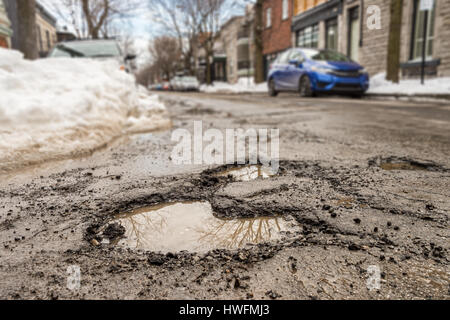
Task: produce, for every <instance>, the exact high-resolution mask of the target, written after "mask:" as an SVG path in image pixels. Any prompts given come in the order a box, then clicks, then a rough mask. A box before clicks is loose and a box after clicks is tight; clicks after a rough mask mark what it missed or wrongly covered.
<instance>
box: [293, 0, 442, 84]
mask: <svg viewBox="0 0 450 320" xmlns="http://www.w3.org/2000/svg"><path fill="white" fill-rule="evenodd" d="M419 1H420V0H408V1H404V2H403V16H402V30H401V32H402V37H401V57H400V60H401V74H402V76H403V77H417V76H418V75H419V73H420V60H421V55H422V26H423V20H424V19H423V17H424V14H423V12H421V11H420V10H419ZM390 3H391V0H294V17H293V19H292V34H293V36H292V41H293V44H294V45H295V46H298V47H313V48H321V49H323V48H329V49H334V50H337V51H340V52H342V53H345V54H347V55H348V56H350V57H351V58H352V59H353V60H355V61H358V62H359V63H361V64H362V65H364V66H365V67H366V69H367V70H368V72H369V73H370V74H371V75H374V74H376V73H379V72H384V71H385V70H386V64H387V52H388V39H389V22H390ZM373 6H376V7H375V10H376V11H372V10H373ZM369 7H371V9H372V10H371V9H369ZM378 10H379V12H377V11H378ZM377 13H379V16H380V18H381V19H380V22H381V28H380V29H373V28H369V25H370V23H368V22H369V18H370V17H373V15H374V14H377ZM426 52H427V63H426V72H427V75H429V76H449V75H450V1H449V0H435V7H434V9H433V11H432V12H431V14H430V19H429V20H428V41H427V49H426Z"/></svg>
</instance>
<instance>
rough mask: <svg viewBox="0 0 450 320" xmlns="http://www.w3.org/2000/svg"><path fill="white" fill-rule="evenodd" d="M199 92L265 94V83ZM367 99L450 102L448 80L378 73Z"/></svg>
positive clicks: (224, 85) (241, 82) (216, 86)
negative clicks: (391, 77) (389, 76)
mask: <svg viewBox="0 0 450 320" xmlns="http://www.w3.org/2000/svg"><path fill="white" fill-rule="evenodd" d="M200 91H201V92H204V93H210V94H233V95H239V94H255V95H259V94H267V83H261V84H257V85H255V84H254V83H253V79H250V80H249V79H247V78H241V79H240V80H239V82H238V83H236V84H229V83H225V82H215V83H214V85H213V86H202V87H201V89H200ZM365 97H366V98H369V99H384V100H386V99H395V100H404V101H416V102H420V101H433V102H450V78H434V79H426V80H425V84H424V85H422V84H421V83H420V80H419V79H414V80H402V81H401V82H400V83H399V84H394V83H392V82H390V81H386V80H385V74H384V73H380V74H377V75H375V76H373V77H372V78H371V80H370V89H369V91H368V92H367V93H366V95H365Z"/></svg>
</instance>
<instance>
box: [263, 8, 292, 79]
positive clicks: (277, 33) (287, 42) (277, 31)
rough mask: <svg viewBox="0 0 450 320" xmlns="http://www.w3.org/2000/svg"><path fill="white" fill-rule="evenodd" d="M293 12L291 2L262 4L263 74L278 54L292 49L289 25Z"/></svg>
mask: <svg viewBox="0 0 450 320" xmlns="http://www.w3.org/2000/svg"><path fill="white" fill-rule="evenodd" d="M293 12H294V2H293V1H292V0H265V1H264V2H263V24H264V30H263V35H262V36H263V55H264V74H265V75H267V69H268V67H269V65H270V64H271V63H272V62H273V61H274V60H275V59H276V57H277V56H278V54H280V53H281V52H283V51H285V50H286V49H288V48H291V47H292V40H291V24H292V15H293Z"/></svg>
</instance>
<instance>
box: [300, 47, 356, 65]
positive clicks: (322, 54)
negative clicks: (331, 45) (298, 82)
mask: <svg viewBox="0 0 450 320" xmlns="http://www.w3.org/2000/svg"><path fill="white" fill-rule="evenodd" d="M303 53H304V55H305V56H306V57H307V58H308V59H311V60H316V61H337V62H351V61H352V60H351V59H350V58H348V57H347V56H345V55H343V54H342V53H339V52H336V51H331V50H316V49H304V50H303Z"/></svg>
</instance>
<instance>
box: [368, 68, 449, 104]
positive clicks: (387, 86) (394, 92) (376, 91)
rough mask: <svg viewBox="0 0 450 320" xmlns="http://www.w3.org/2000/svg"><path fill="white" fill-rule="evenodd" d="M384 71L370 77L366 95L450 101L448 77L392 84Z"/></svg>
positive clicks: (381, 97)
mask: <svg viewBox="0 0 450 320" xmlns="http://www.w3.org/2000/svg"><path fill="white" fill-rule="evenodd" d="M385 77H386V75H385V73H380V74H377V75H375V76H373V77H371V79H370V88H369V91H368V92H367V94H366V96H367V97H369V98H373V99H386V98H393V99H397V100H409V101H429V100H433V101H445V102H448V101H450V78H433V79H425V84H423V85H422V84H421V83H420V79H413V80H401V81H400V83H398V84H394V83H392V82H390V81H387V80H386V79H385Z"/></svg>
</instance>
